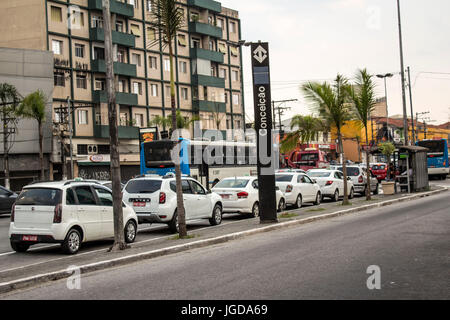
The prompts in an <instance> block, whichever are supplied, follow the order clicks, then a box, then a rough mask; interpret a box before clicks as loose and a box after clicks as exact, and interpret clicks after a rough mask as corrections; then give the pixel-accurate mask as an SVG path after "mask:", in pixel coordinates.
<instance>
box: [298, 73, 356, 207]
mask: <svg viewBox="0 0 450 320" xmlns="http://www.w3.org/2000/svg"><path fill="white" fill-rule="evenodd" d="M346 86H348V80H347V79H346V78H345V77H343V76H342V75H340V74H338V75H337V77H336V79H335V80H334V82H333V84H329V83H328V82H324V83H319V82H308V83H306V84H304V85H302V86H301V90H302V91H303V93H304V96H305V99H306V100H307V101H309V102H310V103H311V105H312V107H313V109H314V110H315V111H317V112H318V114H319V116H320V117H321V118H322V119H323V120H324V121H325V122H326V123H328V124H329V125H333V126H334V127H336V130H337V136H338V142H339V152H340V154H341V155H342V171H343V173H344V201H343V202H342V204H343V205H348V204H349V201H348V186H347V166H346V159H345V154H344V147H343V143H342V132H341V130H342V127H343V126H344V125H345V124H346V123H347V121H349V120H351V119H352V113H351V104H349V103H348V100H349V99H348V91H347V90H346V89H345V88H346Z"/></svg>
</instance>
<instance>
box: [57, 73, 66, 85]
mask: <svg viewBox="0 0 450 320" xmlns="http://www.w3.org/2000/svg"><path fill="white" fill-rule="evenodd" d="M54 84H55V86H57V87H65V86H66V79H65V76H64V72H62V71H61V72H55V74H54Z"/></svg>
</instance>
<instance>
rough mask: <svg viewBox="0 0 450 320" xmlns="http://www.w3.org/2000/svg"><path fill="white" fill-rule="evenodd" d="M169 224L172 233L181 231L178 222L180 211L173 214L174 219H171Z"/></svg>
mask: <svg viewBox="0 0 450 320" xmlns="http://www.w3.org/2000/svg"><path fill="white" fill-rule="evenodd" d="M168 225H169V230H170V232H172V233H178V232H180V226H179V224H178V213H177V212H176V211H175V213H174V214H173V217H172V220H170V222H169V223H168Z"/></svg>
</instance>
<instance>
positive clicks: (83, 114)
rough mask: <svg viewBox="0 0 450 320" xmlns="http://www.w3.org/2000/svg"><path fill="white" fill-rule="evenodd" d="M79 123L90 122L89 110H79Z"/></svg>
mask: <svg viewBox="0 0 450 320" xmlns="http://www.w3.org/2000/svg"><path fill="white" fill-rule="evenodd" d="M78 124H88V112H87V110H78Z"/></svg>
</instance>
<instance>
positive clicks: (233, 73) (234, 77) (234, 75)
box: [231, 70, 239, 81]
mask: <svg viewBox="0 0 450 320" xmlns="http://www.w3.org/2000/svg"><path fill="white" fill-rule="evenodd" d="M231 79H232V80H233V81H239V71H236V70H232V71H231Z"/></svg>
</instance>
